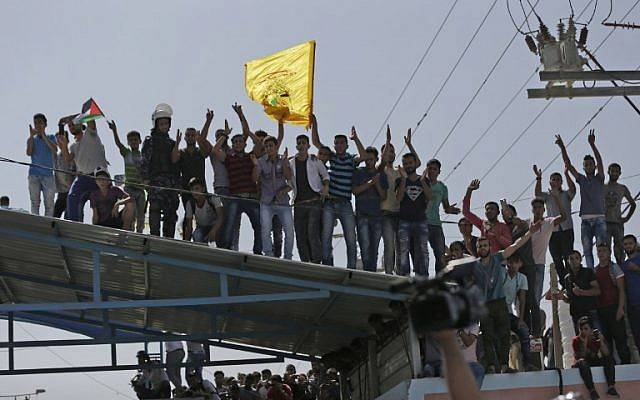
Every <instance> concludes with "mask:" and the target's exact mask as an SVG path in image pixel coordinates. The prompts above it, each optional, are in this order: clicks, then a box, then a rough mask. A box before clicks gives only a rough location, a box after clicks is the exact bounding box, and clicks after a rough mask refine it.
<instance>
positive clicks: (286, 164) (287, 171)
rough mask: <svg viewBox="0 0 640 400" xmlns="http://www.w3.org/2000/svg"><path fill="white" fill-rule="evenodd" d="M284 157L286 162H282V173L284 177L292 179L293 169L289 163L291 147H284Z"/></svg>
mask: <svg viewBox="0 0 640 400" xmlns="http://www.w3.org/2000/svg"><path fill="white" fill-rule="evenodd" d="M282 159H283V160H284V162H283V163H282V164H283V166H282V174H283V175H284V179H286V180H288V181H290V180H291V179H292V178H293V171H292V170H291V165H290V164H289V148H288V147H285V148H284V154H282Z"/></svg>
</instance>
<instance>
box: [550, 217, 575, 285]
mask: <svg viewBox="0 0 640 400" xmlns="http://www.w3.org/2000/svg"><path fill="white" fill-rule="evenodd" d="M573 240H574V235H573V229H567V230H564V231H558V232H553V233H552V234H551V239H550V240H549V253H551V258H553V264H554V265H555V266H556V272H557V273H558V281H559V282H560V284H561V285H562V287H564V278H565V276H567V274H568V273H569V264H568V262H567V260H568V258H569V254H571V251H572V250H573Z"/></svg>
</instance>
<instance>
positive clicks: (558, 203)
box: [551, 192, 568, 226]
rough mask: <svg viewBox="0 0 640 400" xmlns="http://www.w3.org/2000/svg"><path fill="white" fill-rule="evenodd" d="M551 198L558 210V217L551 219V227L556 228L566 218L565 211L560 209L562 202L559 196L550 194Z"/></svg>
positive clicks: (562, 208)
mask: <svg viewBox="0 0 640 400" xmlns="http://www.w3.org/2000/svg"><path fill="white" fill-rule="evenodd" d="M551 197H553V201H554V202H555V203H556V207H558V210H560V215H558V216H557V217H555V218H554V219H553V226H558V225H560V224H561V223H563V222H564V221H565V220H566V219H567V218H568V215H567V214H568V213H567V210H565V209H564V207H562V200H560V195H559V194H558V193H556V192H551Z"/></svg>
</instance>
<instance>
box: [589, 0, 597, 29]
mask: <svg viewBox="0 0 640 400" xmlns="http://www.w3.org/2000/svg"><path fill="white" fill-rule="evenodd" d="M597 9H598V0H596V4H594V6H593V13H591V17H590V18H589V21H587V25H589V24H590V23H591V21H593V17H595V15H596V10H597Z"/></svg>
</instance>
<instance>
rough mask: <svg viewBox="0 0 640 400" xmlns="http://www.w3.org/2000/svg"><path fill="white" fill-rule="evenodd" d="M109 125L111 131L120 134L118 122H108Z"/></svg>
mask: <svg viewBox="0 0 640 400" xmlns="http://www.w3.org/2000/svg"><path fill="white" fill-rule="evenodd" d="M107 125H109V129H111V131H113V132H114V133H117V132H118V127H117V126H116V122H115V121H114V120H111V121H107Z"/></svg>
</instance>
